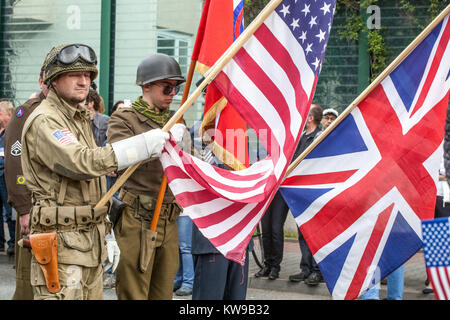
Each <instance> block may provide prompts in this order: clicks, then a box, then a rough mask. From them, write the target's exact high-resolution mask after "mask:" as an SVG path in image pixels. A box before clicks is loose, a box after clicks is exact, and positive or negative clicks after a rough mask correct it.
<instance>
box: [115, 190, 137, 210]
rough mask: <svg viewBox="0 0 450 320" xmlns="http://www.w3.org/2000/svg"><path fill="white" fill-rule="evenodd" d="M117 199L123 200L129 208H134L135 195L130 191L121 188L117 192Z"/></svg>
mask: <svg viewBox="0 0 450 320" xmlns="http://www.w3.org/2000/svg"><path fill="white" fill-rule="evenodd" d="M119 199H120V200H121V201H122V202H125V203H126V204H127V205H128V206H129V207H130V208H133V209H134V208H136V199H137V196H135V195H134V194H132V193H131V192H128V191H126V190H124V189H121V190H120V192H119Z"/></svg>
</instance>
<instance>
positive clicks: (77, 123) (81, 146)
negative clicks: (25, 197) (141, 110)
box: [22, 91, 117, 206]
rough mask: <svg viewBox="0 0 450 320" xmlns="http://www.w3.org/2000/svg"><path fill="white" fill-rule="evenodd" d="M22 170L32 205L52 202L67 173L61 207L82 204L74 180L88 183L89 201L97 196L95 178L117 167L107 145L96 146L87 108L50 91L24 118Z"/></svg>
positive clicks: (79, 191)
mask: <svg viewBox="0 0 450 320" xmlns="http://www.w3.org/2000/svg"><path fill="white" fill-rule="evenodd" d="M22 168H23V174H24V177H25V180H26V186H27V187H28V189H30V191H31V192H32V194H33V201H34V204H37V203H38V204H39V205H40V206H55V205H56V200H57V196H58V193H59V190H60V187H61V180H62V177H67V178H69V182H68V186H67V191H66V196H65V199H64V205H68V206H79V205H84V204H86V203H85V201H84V198H83V195H82V192H81V190H80V183H79V180H88V181H89V197H90V199H89V203H90V204H92V205H95V204H96V203H97V202H98V201H99V200H100V199H101V197H102V190H101V185H100V179H105V177H101V176H104V175H105V174H107V173H109V172H112V171H114V170H115V169H117V160H116V156H115V154H114V151H113V149H112V147H111V146H110V145H106V146H105V147H97V146H96V143H95V139H94V136H93V133H92V128H91V124H90V120H89V115H88V110H87V109H86V108H84V107H82V106H78V107H77V108H74V107H71V106H70V105H69V104H67V103H65V102H63V101H62V100H60V99H59V98H58V96H57V95H56V94H55V93H54V92H53V91H50V92H49V94H48V96H47V99H45V100H44V101H43V102H42V103H41V104H40V105H39V106H38V107H37V108H36V109H35V110H34V112H33V113H32V114H31V115H30V117H29V118H28V119H27V121H26V122H25V125H24V129H23V132H22ZM100 177H101V178H100Z"/></svg>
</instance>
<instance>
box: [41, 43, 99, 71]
mask: <svg viewBox="0 0 450 320" xmlns="http://www.w3.org/2000/svg"><path fill="white" fill-rule="evenodd" d="M78 59H81V60H83V61H84V62H87V63H91V64H95V65H96V64H97V56H96V55H95V52H94V50H93V49H92V48H91V47H89V46H87V45H84V44H70V45H68V46H65V47H64V48H62V49H61V50H60V51H59V52H58V54H57V55H56V56H55V57H54V58H53V60H52V61H50V63H49V64H48V65H47V68H46V71H48V69H49V68H50V67H51V66H52V65H53V64H54V63H55V62H58V63H59V64H62V65H70V64H72V63H74V62H75V61H77V60H78Z"/></svg>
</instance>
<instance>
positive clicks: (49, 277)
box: [30, 232, 61, 293]
mask: <svg viewBox="0 0 450 320" xmlns="http://www.w3.org/2000/svg"><path fill="white" fill-rule="evenodd" d="M30 243H31V249H32V250H33V254H34V257H35V258H36V260H37V262H38V263H39V266H40V267H41V270H42V272H43V273H44V278H45V283H46V285H47V289H48V291H49V292H51V293H57V292H59V290H61V285H60V282H59V274H58V238H57V235H56V232H49V233H38V234H32V235H30Z"/></svg>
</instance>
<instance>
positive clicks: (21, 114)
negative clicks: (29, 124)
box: [16, 107, 25, 118]
mask: <svg viewBox="0 0 450 320" xmlns="http://www.w3.org/2000/svg"><path fill="white" fill-rule="evenodd" d="M24 113H25V111H24V110H23V108H22V107H18V108H17V110H16V117H17V118H20V117H22V116H23V114H24Z"/></svg>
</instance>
